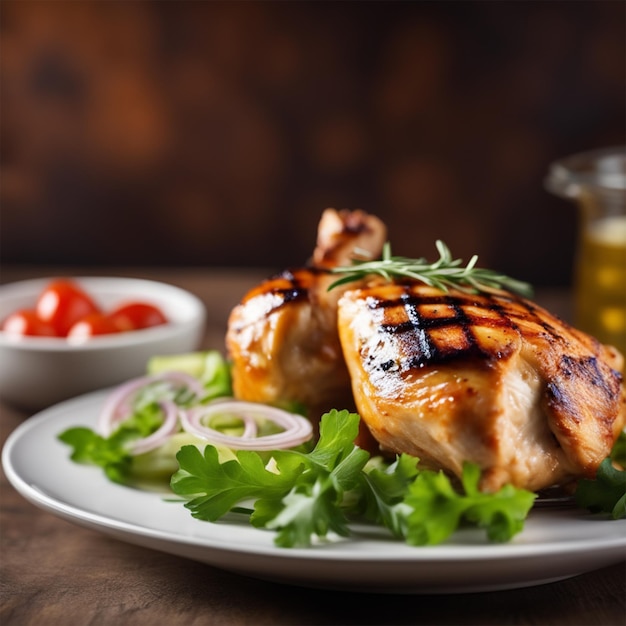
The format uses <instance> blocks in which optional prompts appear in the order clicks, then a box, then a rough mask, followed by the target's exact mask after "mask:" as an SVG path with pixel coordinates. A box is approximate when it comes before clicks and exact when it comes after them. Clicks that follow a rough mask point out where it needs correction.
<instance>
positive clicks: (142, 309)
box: [110, 302, 168, 330]
mask: <svg viewBox="0 0 626 626" xmlns="http://www.w3.org/2000/svg"><path fill="white" fill-rule="evenodd" d="M110 316H111V317H112V318H114V319H115V320H117V321H118V323H120V324H128V325H130V327H131V328H132V329H135V330H139V329H141V328H149V327H150V326H160V325H161V324H167V321H168V320H167V318H166V317H165V315H164V314H163V312H162V311H161V309H159V308H158V307H156V306H153V305H152V304H148V303H146V302H129V303H128V304H123V305H121V306H119V307H117V308H116V309H115V310H114V311H113V312H112V313H111V314H110Z"/></svg>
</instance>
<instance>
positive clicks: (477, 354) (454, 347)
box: [338, 282, 625, 491]
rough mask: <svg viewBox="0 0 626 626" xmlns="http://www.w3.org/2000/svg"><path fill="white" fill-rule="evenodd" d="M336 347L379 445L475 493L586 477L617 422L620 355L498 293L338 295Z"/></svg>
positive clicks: (387, 289) (410, 290)
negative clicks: (475, 468) (474, 468)
mask: <svg viewBox="0 0 626 626" xmlns="http://www.w3.org/2000/svg"><path fill="white" fill-rule="evenodd" d="M338 324H339V335H340V339H341V345H342V348H343V353H344V357H345V359H346V362H347V365H348V369H349V372H350V376H351V379H352V388H353V393H354V398H355V401H356V405H357V409H358V411H359V413H360V415H361V417H362V419H363V420H365V422H366V423H367V425H368V426H369V428H370V430H371V432H372V434H373V435H374V437H375V438H376V439H377V440H378V441H379V442H380V444H381V446H382V449H386V450H388V451H391V452H395V453H400V452H407V453H410V454H412V455H415V456H417V457H419V458H420V459H421V460H422V462H423V463H424V464H426V465H430V466H431V467H433V468H436V469H443V470H444V471H447V472H448V473H450V474H452V475H456V476H460V475H461V471H462V464H463V462H464V461H472V462H474V463H477V464H478V465H479V466H480V467H481V468H482V470H483V478H482V481H483V482H482V485H481V488H482V489H484V490H487V491H491V490H496V489H498V488H499V487H501V486H502V485H504V484H505V483H509V482H510V483H513V484H514V485H516V486H518V487H522V488H526V489H529V490H533V491H536V490H540V489H542V488H545V487H548V486H553V485H556V484H562V485H563V484H566V483H567V482H569V481H571V480H572V479H574V478H576V477H580V476H593V475H595V472H596V469H597V467H598V465H599V464H600V462H601V461H602V460H603V459H604V458H605V457H606V456H607V455H608V454H609V452H610V450H611V447H612V445H613V443H614V441H615V439H616V437H617V436H618V434H619V431H620V430H621V428H622V427H623V424H624V413H625V397H624V389H623V387H622V376H621V374H620V373H619V372H620V370H622V368H623V357H622V355H621V354H620V353H619V352H618V351H617V350H615V349H614V348H611V347H607V346H603V345H601V344H599V343H598V342H597V341H596V340H595V339H592V338H591V337H589V336H587V335H585V334H584V333H582V332H579V331H577V330H575V329H574V328H571V327H570V326H568V325H567V324H565V323H564V322H563V321H561V320H560V319H558V318H557V317H555V316H553V315H551V314H550V313H548V312H547V311H545V310H544V309H543V308H541V307H539V306H538V305H536V304H533V303H532V302H530V301H528V300H525V299H521V298H517V297H515V296H512V295H511V294H508V293H506V292H497V293H494V294H493V295H491V294H490V295H484V294H483V295H467V294H465V293H463V292H461V291H450V292H447V293H444V292H442V291H439V290H437V289H434V288H431V287H428V286H426V285H423V284H421V283H418V282H413V283H410V282H409V283H403V284H384V285H380V284H378V285H373V286H368V287H364V288H361V289H357V290H352V291H348V292H346V293H345V294H344V295H343V296H342V298H341V300H340V302H339V309H338Z"/></svg>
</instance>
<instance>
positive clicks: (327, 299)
mask: <svg viewBox="0 0 626 626" xmlns="http://www.w3.org/2000/svg"><path fill="white" fill-rule="evenodd" d="M386 234H387V233H386V228H385V226H384V224H383V223H382V222H381V221H380V220H379V219H378V218H376V217H374V216H371V215H368V214H366V213H364V212H363V211H335V210H334V209H327V210H326V211H324V213H323V215H322V218H321V221H320V224H319V228H318V237H317V246H316V248H315V251H314V253H313V257H312V260H311V262H310V264H309V265H308V266H307V267H304V268H299V269H295V270H287V271H284V272H283V273H282V274H280V275H278V276H275V277H273V278H270V279H268V280H266V281H265V282H263V283H262V284H261V285H259V286H258V287H256V288H254V289H252V290H251V291H250V292H249V293H248V294H247V295H246V296H245V297H244V298H243V300H242V302H241V303H240V304H239V305H238V306H236V307H235V308H234V309H233V311H232V313H231V315H230V317H229V320H228V330H227V334H226V347H227V351H228V354H229V358H230V359H231V361H232V375H233V390H234V393H235V395H236V397H238V398H240V399H243V400H248V401H252V402H263V403H267V404H284V403H290V402H296V403H298V404H300V405H304V407H305V408H306V409H307V410H308V414H309V415H310V416H311V418H312V419H313V421H314V422H316V418H319V416H320V415H321V414H322V413H323V412H325V411H328V410H329V409H331V408H348V409H350V408H353V406H354V401H353V399H352V393H351V388H350V379H349V376H348V371H347V369H346V365H345V361H344V358H343V354H342V352H341V346H340V344H339V336H338V334H337V300H338V298H339V297H340V296H341V294H342V293H343V291H344V290H343V289H341V288H339V287H338V288H337V289H333V290H332V291H330V292H328V291H327V289H328V286H329V285H330V284H331V282H333V281H334V280H335V279H336V277H335V276H333V275H330V274H329V273H328V271H327V270H328V269H329V268H331V267H334V266H338V265H349V264H350V259H351V258H353V257H354V251H355V249H358V250H359V251H360V255H362V256H363V258H368V257H369V258H377V257H379V256H380V254H381V251H382V246H383V244H384V242H385V239H386Z"/></svg>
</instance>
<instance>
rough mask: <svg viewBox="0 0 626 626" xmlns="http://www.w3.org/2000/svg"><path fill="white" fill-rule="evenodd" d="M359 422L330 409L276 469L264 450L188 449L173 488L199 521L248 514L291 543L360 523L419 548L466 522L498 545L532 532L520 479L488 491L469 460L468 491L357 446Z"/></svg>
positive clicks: (279, 458)
mask: <svg viewBox="0 0 626 626" xmlns="http://www.w3.org/2000/svg"><path fill="white" fill-rule="evenodd" d="M358 425H359V416H358V415H357V414H355V413H349V412H348V411H336V410H333V411H330V412H329V413H326V414H325V415H324V416H322V419H321V422H320V438H319V440H318V442H317V445H316V446H315V448H314V449H313V450H312V451H311V452H309V453H305V452H301V451H297V450H277V451H275V452H273V453H272V457H273V460H272V465H271V467H270V466H268V465H267V464H266V463H265V458H264V457H262V456H261V455H260V454H259V453H258V452H254V451H248V450H241V451H238V452H236V453H235V455H236V458H235V459H231V460H227V461H225V462H220V460H219V456H218V453H217V450H216V449H215V448H214V447H213V446H211V445H207V446H206V448H205V450H204V454H203V453H202V452H200V450H198V448H196V447H195V446H185V447H183V448H182V449H181V450H180V452H179V453H178V455H177V459H178V463H179V466H180V469H179V470H178V472H176V473H175V474H174V476H173V477H172V481H171V487H172V490H173V491H174V492H175V493H176V494H178V495H179V496H182V497H183V498H185V500H186V503H185V506H186V507H187V508H188V509H189V510H190V511H191V514H192V516H193V517H195V518H197V519H201V520H206V521H217V520H218V519H220V518H221V517H223V516H224V515H226V514H227V513H229V512H234V513H244V514H247V515H249V518H250V522H251V523H252V524H253V525H254V526H256V527H258V528H266V529H270V530H275V531H276V532H277V535H276V539H275V543H276V544H277V545H278V546H281V547H289V548H291V547H308V546H310V545H311V544H312V543H313V542H314V541H315V540H316V539H324V538H325V537H326V536H327V535H328V533H329V532H334V533H336V534H337V535H339V536H348V535H349V534H350V532H351V531H350V527H349V523H350V522H354V521H362V522H371V523H376V524H381V525H383V526H385V527H386V528H388V529H389V530H390V531H391V533H392V535H394V536H395V537H397V538H400V539H404V540H405V541H406V542H407V543H409V544H411V545H427V544H437V543H441V542H442V541H445V540H446V539H447V538H448V537H449V536H450V535H451V534H452V533H453V532H454V531H455V530H456V529H457V528H459V527H460V526H461V525H466V524H469V525H475V526H479V527H481V528H484V529H485V530H486V532H487V536H488V537H489V539H490V540H492V541H508V540H509V539H511V538H512V537H513V536H514V535H515V534H516V533H518V532H519V531H520V530H522V526H523V523H524V519H525V518H526V515H527V514H528V511H529V510H530V509H531V507H532V505H533V502H534V499H535V494H533V493H530V492H528V491H525V490H523V489H516V488H514V487H512V486H510V485H507V486H505V487H504V488H503V489H501V490H500V491H498V492H496V493H491V494H485V493H482V492H480V491H479V490H478V482H479V479H480V470H479V468H478V467H477V466H476V465H473V464H469V463H468V464H466V465H465V467H464V471H463V477H462V481H461V482H462V491H461V492H459V491H457V490H456V489H455V488H454V487H453V486H452V483H451V482H450V480H449V479H448V477H447V476H445V475H444V474H443V473H442V472H434V471H431V470H423V469H420V468H419V466H418V462H419V459H417V458H415V457H411V456H409V455H405V454H403V455H400V456H399V457H398V458H397V459H396V461H395V462H394V463H391V464H386V463H384V462H382V461H381V460H379V459H371V458H370V454H369V452H367V451H366V450H363V449H361V448H359V447H358V446H356V445H355V444H354V439H355V437H356V435H357V431H358ZM377 461H378V462H377Z"/></svg>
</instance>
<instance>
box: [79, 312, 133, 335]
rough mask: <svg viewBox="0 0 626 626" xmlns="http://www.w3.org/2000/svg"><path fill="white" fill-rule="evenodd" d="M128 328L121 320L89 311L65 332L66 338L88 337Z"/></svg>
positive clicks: (118, 331) (119, 331)
mask: <svg viewBox="0 0 626 626" xmlns="http://www.w3.org/2000/svg"><path fill="white" fill-rule="evenodd" d="M126 330H130V329H129V328H128V326H127V325H125V324H124V323H123V320H121V322H120V320H116V319H113V318H112V317H111V316H110V315H105V314H104V313H90V314H89V315H85V317H83V318H82V319H80V320H78V321H77V322H76V323H75V324H73V325H72V327H71V328H70V329H69V331H68V333H67V338H68V339H88V338H89V337H93V336H94V335H110V334H112V333H121V332H124V331H126Z"/></svg>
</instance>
